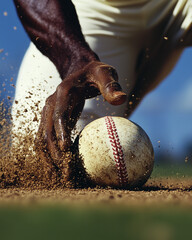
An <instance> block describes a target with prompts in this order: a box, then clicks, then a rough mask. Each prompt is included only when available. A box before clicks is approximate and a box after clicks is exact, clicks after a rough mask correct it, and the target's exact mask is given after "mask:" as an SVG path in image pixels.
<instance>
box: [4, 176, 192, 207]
mask: <svg viewBox="0 0 192 240" xmlns="http://www.w3.org/2000/svg"><path fill="white" fill-rule="evenodd" d="M0 203H1V204H3V203H11V204H13V203H16V204H41V203H43V204H44V203H59V204H70V205H71V204H83V205H94V204H107V205H108V204H115V205H119V206H124V205H126V206H132V205H133V206H135V205H136V206H137V205H142V206H147V205H149V206H151V205H154V206H155V205H164V204H166V205H167V204H168V205H169V204H174V205H178V206H189V207H190V206H192V179H182V181H180V180H179V179H174V178H170V179H150V180H149V181H148V182H147V184H146V185H145V186H144V187H143V188H142V189H135V190H131V191H130V190H117V189H101V188H100V189H99V188H92V189H91V188H88V189H68V188H57V189H30V188H16V187H11V188H1V189H0Z"/></svg>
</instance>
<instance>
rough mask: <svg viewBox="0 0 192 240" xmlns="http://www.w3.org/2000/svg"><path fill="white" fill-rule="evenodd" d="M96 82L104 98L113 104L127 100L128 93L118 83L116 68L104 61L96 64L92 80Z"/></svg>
mask: <svg viewBox="0 0 192 240" xmlns="http://www.w3.org/2000/svg"><path fill="white" fill-rule="evenodd" d="M89 81H92V82H94V84H95V85H96V87H97V88H98V89H99V91H100V92H101V94H102V95H103V97H104V99H105V100H106V101H108V102H109V103H110V104H112V105H120V104H122V103H124V102H125V101H126V94H125V93H124V92H123V91H122V88H121V86H120V84H119V83H118V75H117V72H116V70H115V69H114V68H113V67H111V66H109V65H107V64H104V63H99V62H98V64H97V65H96V66H94V68H93V69H92V73H91V76H90V80H89Z"/></svg>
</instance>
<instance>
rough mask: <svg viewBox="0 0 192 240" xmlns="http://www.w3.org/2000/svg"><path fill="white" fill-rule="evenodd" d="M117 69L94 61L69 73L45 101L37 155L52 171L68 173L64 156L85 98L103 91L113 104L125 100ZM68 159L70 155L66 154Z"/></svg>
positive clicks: (37, 141)
mask: <svg viewBox="0 0 192 240" xmlns="http://www.w3.org/2000/svg"><path fill="white" fill-rule="evenodd" d="M117 81H118V76H117V73H116V70H115V69H114V68H113V67H111V66H109V65H106V64H104V63H101V62H99V61H94V62H91V63H89V64H88V65H87V66H86V67H84V68H83V69H81V70H79V71H77V72H75V73H73V74H71V75H69V76H68V77H67V78H65V79H64V80H63V81H62V83H61V84H60V85H59V86H58V87H57V89H56V91H55V93H54V94H53V95H51V96H50V97H49V98H48V99H47V100H46V104H45V106H44V108H43V111H42V118H41V123H40V126H39V132H38V134H37V139H36V146H37V147H38V152H39V153H40V157H41V158H42V159H45V161H47V162H48V163H49V166H50V168H51V171H55V170H56V172H58V173H59V174H60V175H61V174H64V175H65V178H66V179H68V178H69V175H70V167H69V165H70V164H69V162H68V161H67V160H66V159H67V157H66V155H67V154H69V152H70V147H71V145H72V141H71V131H72V129H73V128H74V126H75V124H76V122H77V119H78V118H79V116H80V114H81V112H82V110H83V106H84V103H85V99H88V98H92V97H95V96H97V95H99V94H102V95H103V97H104V99H105V100H106V101H108V102H109V103H111V104H113V105H120V104H122V103H124V102H125V100H126V94H125V93H123V92H122V90H121V87H120V85H119V84H118V82H117ZM69 159H70V157H69Z"/></svg>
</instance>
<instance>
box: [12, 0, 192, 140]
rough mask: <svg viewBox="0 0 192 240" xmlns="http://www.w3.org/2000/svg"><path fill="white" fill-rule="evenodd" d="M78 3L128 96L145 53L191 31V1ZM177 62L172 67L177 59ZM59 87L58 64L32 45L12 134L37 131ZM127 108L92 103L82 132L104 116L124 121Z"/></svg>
mask: <svg viewBox="0 0 192 240" xmlns="http://www.w3.org/2000/svg"><path fill="white" fill-rule="evenodd" d="M73 3H74V5H75V7H76V10H77V14H78V17H79V21H80V24H81V27H82V32H83V34H84V36H85V38H86V41H87V42H88V43H89V45H90V47H91V48H92V49H93V51H95V52H96V53H97V54H98V55H99V57H100V60H101V61H102V62H105V63H107V64H110V65H112V66H114V67H115V68H116V69H117V72H118V75H119V82H120V84H121V86H122V88H123V90H124V91H125V92H126V93H127V94H129V92H130V91H131V90H132V88H133V85H134V82H135V81H136V72H135V68H136V63H137V59H138V56H139V53H140V52H141V50H142V49H145V48H150V47H152V46H153V47H154V45H155V44H154V43H155V42H158V41H159V39H162V38H165V39H166V34H167V33H168V34H169V32H170V34H169V35H170V37H171V38H172V39H173V40H174V41H175V42H179V41H180V40H181V39H182V37H183V36H184V34H185V33H186V32H187V31H189V29H191V22H192V0H169V1H168V0H91V1H90V0H73ZM173 61H175V62H174V63H173V64H171V65H172V66H173V65H174V64H175V63H176V61H177V59H175V60H173ZM170 70H171V69H170ZM60 82H61V79H60V77H59V74H58V72H57V70H56V68H55V66H54V65H53V63H52V62H51V61H50V60H49V59H48V58H47V57H45V56H43V55H42V54H41V53H40V52H39V51H38V50H37V48H36V47H35V46H34V45H33V44H32V43H31V44H30V46H29V49H28V50H27V52H26V55H25V57H24V59H23V62H22V65H21V68H20V71H19V76H18V80H17V84H16V95H15V100H16V101H15V103H14V104H13V108H12V117H13V134H14V133H16V134H17V135H18V134H19V135H21V136H24V135H26V134H29V133H31V132H32V134H35V133H36V132H37V130H38V125H39V120H40V112H41V110H42V107H43V106H44V103H45V100H46V98H47V97H48V96H49V95H51V94H52V93H53V92H54V91H55V90H56V87H57V86H58V84H59V83H60ZM125 105H126V104H123V105H121V106H111V105H109V104H108V103H107V102H103V99H102V97H101V96H100V97H97V98H96V99H90V100H87V101H86V104H85V108H84V111H83V113H82V116H81V119H80V121H79V122H78V128H81V127H80V125H81V124H82V125H86V124H87V123H88V122H90V121H92V120H93V119H95V118H97V117H101V116H104V115H118V116H124V111H125Z"/></svg>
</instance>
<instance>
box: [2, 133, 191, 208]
mask: <svg viewBox="0 0 192 240" xmlns="http://www.w3.org/2000/svg"><path fill="white" fill-rule="evenodd" d="M1 133H2V134H1V142H0V204H4V203H5V204H8V203H10V204H13V203H17V204H41V203H60V204H72V203H73V204H74V205H75V204H84V205H89V204H90V205H94V204H105V205H110V204H113V205H117V206H124V205H126V206H132V205H135V206H138V205H141V206H147V205H149V206H151V205H162V204H166V205H167V204H168V205H169V204H175V205H181V206H192V178H179V177H172V178H165V177H161V178H150V179H149V180H148V181H147V183H146V184H145V185H144V186H143V187H142V188H140V189H133V190H119V189H112V188H99V187H92V188H90V187H89V188H88V186H84V187H82V186H81V187H79V186H75V187H74V186H70V188H69V186H64V184H63V179H62V178H61V179H58V178H55V176H54V175H52V176H51V175H50V174H49V172H48V170H47V165H46V164H45V163H44V162H41V160H40V159H35V158H30V159H26V156H27V154H23V152H24V150H25V149H21V152H19V151H18V150H17V154H16V157H15V158H14V159H13V157H12V156H10V153H9V151H10V150H9V149H10V148H9V141H7V138H6V141H5V138H4V136H5V135H6V136H7V130H6V129H5V131H4V132H3V131H2V130H1ZM29 144H31V142H30V141H29ZM25 146H26V147H27V144H26V141H25ZM27 150H28V147H27ZM75 180H76V181H77V182H78V179H75Z"/></svg>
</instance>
